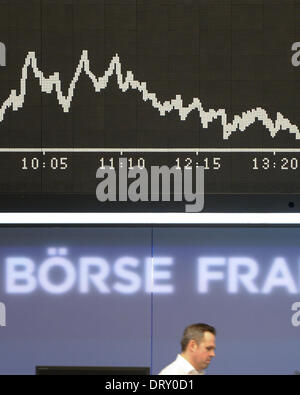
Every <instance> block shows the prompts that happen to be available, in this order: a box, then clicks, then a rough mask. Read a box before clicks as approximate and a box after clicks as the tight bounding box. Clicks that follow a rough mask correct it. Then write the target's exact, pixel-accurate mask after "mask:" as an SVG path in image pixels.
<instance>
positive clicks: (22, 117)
mask: <svg viewBox="0 0 300 395" xmlns="http://www.w3.org/2000/svg"><path fill="white" fill-rule="evenodd" d="M299 15H300V0H286V1H285V2H279V1H278V0H258V1H253V2H252V1H242V0H210V1H207V0H153V1H151V2H149V1H148V0H147V1H146V0H26V1H25V0H9V1H8V0H3V1H2V2H0V26H1V28H0V43H3V45H2V46H1V48H2V50H1V53H0V189H1V191H2V192H0V196H1V193H9V192H11V193H17V192H20V193H25V194H26V193H30V192H34V193H36V194H38V195H39V196H40V195H43V196H47V194H49V193H55V194H58V195H59V194H61V193H70V194H80V193H82V194H94V191H95V183H96V181H95V172H96V170H97V168H98V167H99V164H100V165H101V166H104V165H107V164H108V165H110V166H111V167H115V166H116V165H117V163H118V160H119V159H120V157H123V158H124V157H127V158H128V161H129V164H130V166H134V165H135V164H139V165H140V166H141V167H145V168H150V166H152V165H167V166H169V167H172V166H174V165H176V166H177V168H180V167H188V168H195V167H197V166H200V165H201V166H202V165H203V166H204V167H205V170H206V183H207V191H208V192H209V193H216V194H222V193H226V194H231V193H253V191H255V193H257V194H259V193H270V192H272V193H273V192H278V193H285V191H289V193H298V192H299V193H300V186H299V183H298V181H297V180H298V177H299V172H300V155H299V154H300V111H299V109H300V94H299V92H300V67H298V66H299V65H300V61H299V62H298V58H299V57H300V55H297V53H298V52H297V51H298V48H299V47H300V46H299V45H298V44H297V42H299V41H300V24H299ZM1 48H0V49H1ZM293 48H294V50H292V49H293Z"/></svg>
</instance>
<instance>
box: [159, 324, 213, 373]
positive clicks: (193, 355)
mask: <svg viewBox="0 0 300 395" xmlns="http://www.w3.org/2000/svg"><path fill="white" fill-rule="evenodd" d="M215 339H216V330H215V328H214V327H212V326H210V325H207V324H193V325H190V326H188V327H187V328H185V330H184V333H183V336H182V339H181V354H178V355H177V358H176V360H175V361H174V362H172V363H171V364H170V365H168V366H167V367H165V368H164V369H163V370H162V371H161V372H160V373H159V374H160V375H164V374H165V375H200V374H204V369H206V368H207V367H208V365H209V364H210V362H211V360H212V358H213V357H215V349H216V343H215Z"/></svg>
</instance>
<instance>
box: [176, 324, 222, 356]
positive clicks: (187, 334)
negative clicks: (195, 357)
mask: <svg viewBox="0 0 300 395" xmlns="http://www.w3.org/2000/svg"><path fill="white" fill-rule="evenodd" d="M204 332H210V333H212V334H213V335H216V333H217V332H216V330H215V328H214V327H213V326H210V325H207V324H202V323H200V324H193V325H189V326H188V327H186V328H185V330H184V332H183V335H182V339H181V342H180V343H181V351H185V350H186V348H187V345H188V344H189V342H190V340H195V341H196V342H197V344H199V343H200V342H201V340H202V338H203V336H204Z"/></svg>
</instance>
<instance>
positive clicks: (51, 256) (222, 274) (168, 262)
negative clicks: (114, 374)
mask: <svg viewBox="0 0 300 395" xmlns="http://www.w3.org/2000/svg"><path fill="white" fill-rule="evenodd" d="M47 253H48V257H47V258H46V259H45V260H44V261H42V262H39V263H36V262H34V260H33V259H32V258H30V257H28V256H11V257H6V258H5V259H4V260H5V266H4V267H5V275H4V279H5V292H6V293H7V294H29V293H32V292H35V291H37V290H39V289H40V290H42V291H44V292H46V293H49V294H57V295H59V294H65V293H68V292H70V291H71V290H73V291H77V292H78V293H80V294H88V293H90V292H91V291H96V292H98V293H99V294H110V293H120V294H134V293H137V292H146V293H151V292H153V293H157V294H172V293H174V291H175V288H176V287H175V284H174V283H173V270H174V266H175V258H173V257H170V256H168V257H165V256H156V257H154V258H152V257H145V258H143V259H139V258H136V257H134V256H122V257H119V258H117V259H116V260H114V262H109V261H108V260H107V259H105V258H104V257H101V256H96V255H93V256H82V257H78V258H76V259H74V258H73V259H72V260H73V261H74V262H72V260H71V258H70V257H67V255H68V249H67V248H58V249H56V248H49V249H48V250H47ZM191 263H192V262H191ZM193 267H195V279H196V283H197V286H196V292H197V293H199V294H207V293H209V292H211V291H213V290H214V287H215V285H216V284H217V283H219V284H220V283H221V285H222V287H223V289H224V290H225V291H226V292H227V293H229V294H237V293H239V292H241V291H243V292H247V293H249V294H270V293H272V292H273V291H275V290H277V289H282V290H284V291H285V292H286V293H288V294H298V293H300V286H299V283H298V282H297V281H298V280H296V279H298V278H299V274H300V264H298V271H299V273H295V265H293V266H292V265H290V264H289V263H288V261H287V259H286V258H284V257H280V256H279V257H273V258H272V260H271V264H270V265H269V266H266V265H265V264H264V266H260V265H259V263H258V261H257V260H256V259H254V258H253V257H246V256H229V257H225V256H201V257H198V258H196V261H195V264H193ZM292 267H293V270H292V269H291V268H292ZM262 268H264V269H263V270H262Z"/></svg>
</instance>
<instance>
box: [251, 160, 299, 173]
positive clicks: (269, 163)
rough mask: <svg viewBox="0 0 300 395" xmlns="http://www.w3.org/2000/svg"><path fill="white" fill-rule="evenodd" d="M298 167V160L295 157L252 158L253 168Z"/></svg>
mask: <svg viewBox="0 0 300 395" xmlns="http://www.w3.org/2000/svg"><path fill="white" fill-rule="evenodd" d="M298 168H299V161H298V159H297V158H286V157H285V158H276V159H275V158H267V157H265V158H257V157H255V158H253V159H252V169H253V170H272V169H279V170H297V169H298Z"/></svg>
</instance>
